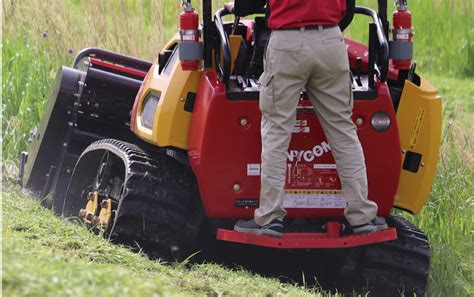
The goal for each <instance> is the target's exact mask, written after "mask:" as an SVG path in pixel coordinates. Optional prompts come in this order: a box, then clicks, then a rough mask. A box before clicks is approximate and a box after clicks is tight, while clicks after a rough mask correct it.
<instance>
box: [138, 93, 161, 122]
mask: <svg viewBox="0 0 474 297" xmlns="http://www.w3.org/2000/svg"><path fill="white" fill-rule="evenodd" d="M160 96H161V94H160V93H150V94H148V95H147V97H146V98H145V100H144V101H143V105H142V111H141V117H140V118H141V121H142V125H143V127H145V128H147V129H150V130H151V129H153V123H154V121H155V114H156V108H157V107H158V102H160Z"/></svg>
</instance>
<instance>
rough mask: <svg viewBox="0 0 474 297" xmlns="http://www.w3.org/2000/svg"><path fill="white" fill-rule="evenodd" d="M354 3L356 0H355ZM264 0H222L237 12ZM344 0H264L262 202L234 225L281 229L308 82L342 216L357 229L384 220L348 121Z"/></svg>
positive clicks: (273, 232)
mask: <svg viewBox="0 0 474 297" xmlns="http://www.w3.org/2000/svg"><path fill="white" fill-rule="evenodd" d="M347 1H348V2H349V1H351V2H352V4H353V3H354V1H353V0H347ZM266 2H267V1H265V0H237V1H236V2H235V7H234V4H233V3H227V4H225V7H226V9H227V10H229V11H231V12H234V13H235V14H236V15H238V16H245V15H248V14H251V13H255V12H257V11H259V10H260V11H261V10H262V9H263V7H264V6H265V4H266ZM345 11H346V0H318V1H307V0H269V1H268V5H267V12H268V13H269V14H268V20H267V23H268V27H269V28H270V29H272V34H271V37H270V40H269V43H268V45H267V49H266V53H265V58H264V61H265V62H264V72H263V74H262V75H261V77H260V84H261V89H260V103H259V104H260V110H261V112H262V122H261V135H262V165H261V190H260V205H259V208H258V209H256V210H255V216H254V219H253V220H249V221H245V220H240V221H238V222H237V224H236V225H235V226H234V230H236V231H240V232H245V233H252V234H259V235H268V236H275V237H281V236H282V233H283V218H284V217H285V215H286V211H285V209H284V208H283V197H284V195H285V190H284V186H285V177H286V175H285V171H286V162H287V150H288V146H289V143H290V140H291V135H292V131H293V127H294V125H295V121H296V109H297V106H298V103H299V98H300V92H301V89H303V87H305V88H306V91H307V93H308V96H309V98H310V100H311V103H312V104H313V106H314V109H315V111H316V114H317V115H318V118H319V121H320V123H321V126H322V128H323V130H324V132H325V134H326V138H327V140H328V142H329V144H330V145H331V149H332V153H333V156H334V159H335V160H336V165H337V171H338V174H339V178H340V180H341V184H342V191H343V193H344V197H345V198H346V200H347V206H346V208H345V210H344V214H345V217H346V219H347V221H348V222H349V224H350V225H351V226H352V229H353V232H354V233H356V234H362V233H370V232H375V231H380V230H383V229H386V228H387V224H386V222H385V220H384V219H382V218H378V217H376V214H377V205H376V204H375V203H374V202H372V201H370V200H368V199H367V193H368V189H367V174H366V167H365V159H364V154H363V151H362V146H361V144H360V141H359V138H358V136H357V133H356V127H355V125H354V123H353V122H352V118H351V116H352V107H353V97H352V86H351V74H350V69H349V61H348V56H347V51H346V45H345V43H344V38H343V36H342V33H341V30H340V28H339V26H338V24H339V22H340V21H341V20H342V18H343V17H344V15H345Z"/></svg>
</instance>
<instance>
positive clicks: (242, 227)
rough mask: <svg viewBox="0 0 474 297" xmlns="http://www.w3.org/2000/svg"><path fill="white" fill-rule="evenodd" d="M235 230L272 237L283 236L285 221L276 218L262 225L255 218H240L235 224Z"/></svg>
mask: <svg viewBox="0 0 474 297" xmlns="http://www.w3.org/2000/svg"><path fill="white" fill-rule="evenodd" d="M234 230H235V231H238V232H243V233H250V234H256V235H267V236H271V237H281V236H282V235H283V221H281V220H278V219H274V220H273V221H271V222H270V223H269V224H266V225H264V226H260V225H258V224H257V223H255V220H253V219H252V220H248V221H246V220H239V221H238V222H237V224H235V226H234Z"/></svg>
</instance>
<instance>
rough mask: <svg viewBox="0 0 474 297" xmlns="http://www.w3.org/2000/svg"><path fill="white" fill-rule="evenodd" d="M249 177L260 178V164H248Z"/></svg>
mask: <svg viewBox="0 0 474 297" xmlns="http://www.w3.org/2000/svg"><path fill="white" fill-rule="evenodd" d="M247 176H260V164H258V163H257V164H247Z"/></svg>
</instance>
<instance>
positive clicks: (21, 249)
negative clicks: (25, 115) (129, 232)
mask: <svg viewBox="0 0 474 297" xmlns="http://www.w3.org/2000/svg"><path fill="white" fill-rule="evenodd" d="M5 186H6V187H5V189H4V192H3V214H4V217H3V230H2V233H3V290H4V293H5V295H8V296H65V295H67V296H99V295H100V296H163V295H176V294H178V295H211V296H221V295H258V296H268V295H287V296H312V295H317V296H329V295H326V294H323V293H319V292H317V291H315V290H311V289H304V288H302V287H300V286H296V285H289V284H281V283H280V282H278V281H277V280H273V279H267V278H263V277H260V276H258V275H252V274H250V273H248V272H246V271H243V270H233V271H232V270H228V269H225V268H222V267H220V266H218V265H215V264H197V265H193V266H192V267H190V268H185V267H184V265H180V263H176V264H174V265H164V264H163V263H160V262H157V261H151V260H149V259H147V258H146V257H144V255H142V254H140V253H134V252H131V251H130V250H128V249H126V248H124V247H121V246H117V245H113V244H111V243H109V242H107V241H105V240H103V239H102V238H100V237H99V236H95V235H93V234H92V233H91V232H89V231H88V230H86V228H83V227H81V226H77V225H73V224H70V223H67V222H65V221H62V220H60V219H59V218H58V217H56V216H55V215H54V214H53V213H52V212H51V211H49V210H47V209H44V208H43V207H41V206H40V205H39V203H37V202H35V201H33V200H32V199H30V198H29V197H27V196H26V195H24V194H22V193H20V190H19V188H18V187H16V186H12V185H11V184H10V183H6V185H5ZM330 296H333V295H330Z"/></svg>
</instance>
